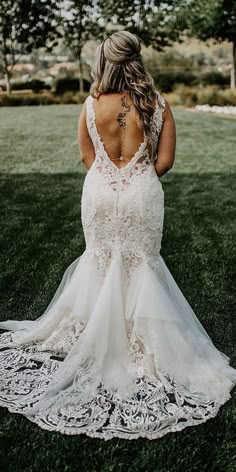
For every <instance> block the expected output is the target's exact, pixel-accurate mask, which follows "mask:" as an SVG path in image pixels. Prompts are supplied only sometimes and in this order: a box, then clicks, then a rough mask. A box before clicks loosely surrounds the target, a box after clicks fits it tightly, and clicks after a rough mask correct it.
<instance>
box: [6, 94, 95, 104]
mask: <svg viewBox="0 0 236 472" xmlns="http://www.w3.org/2000/svg"><path fill="white" fill-rule="evenodd" d="M86 97H87V94H86V93H83V94H81V93H77V94H74V93H73V92H67V93H65V94H64V95H62V96H56V95H54V94H52V93H50V92H47V93H43V94H33V93H32V94H21V93H17V94H14V93H13V94H11V95H5V94H2V95H0V106H21V105H23V106H24V105H25V106H31V105H32V106H33V105H57V104H67V103H68V104H69V103H72V104H80V103H84V101H85V99H86Z"/></svg>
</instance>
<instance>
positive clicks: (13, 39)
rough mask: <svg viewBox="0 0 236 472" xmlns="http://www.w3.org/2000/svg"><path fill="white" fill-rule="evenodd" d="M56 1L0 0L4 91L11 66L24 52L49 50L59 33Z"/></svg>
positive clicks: (0, 62) (0, 47)
mask: <svg viewBox="0 0 236 472" xmlns="http://www.w3.org/2000/svg"><path fill="white" fill-rule="evenodd" d="M57 8H58V6H57V0H47V2H45V0H1V2H0V70H1V72H3V74H4V77H5V81H6V89H7V92H8V93H10V92H11V84H10V78H11V75H12V70H13V68H14V65H15V64H16V63H17V62H18V61H19V59H20V57H21V55H22V54H23V53H30V52H32V50H34V49H37V48H39V47H45V46H47V44H48V48H50V49H52V48H53V47H54V46H55V44H56V40H57V38H58V36H60V33H59V32H58V30H57Z"/></svg>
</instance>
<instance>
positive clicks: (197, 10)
mask: <svg viewBox="0 0 236 472" xmlns="http://www.w3.org/2000/svg"><path fill="white" fill-rule="evenodd" d="M175 7H176V10H175V20H176V21H177V22H178V24H179V25H180V27H181V28H182V29H186V30H187V31H188V32H189V34H190V35H191V36H195V37H197V38H198V39H201V40H204V41H206V40H208V39H213V40H215V41H219V42H221V41H228V42H231V43H232V68H231V88H235V87H236V2H235V1H232V0H177V1H176V4H175Z"/></svg>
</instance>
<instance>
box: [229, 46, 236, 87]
mask: <svg viewBox="0 0 236 472" xmlns="http://www.w3.org/2000/svg"><path fill="white" fill-rule="evenodd" d="M230 88H231V89H235V88H236V41H233V50H232V69H231V74H230Z"/></svg>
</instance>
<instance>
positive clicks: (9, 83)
mask: <svg viewBox="0 0 236 472" xmlns="http://www.w3.org/2000/svg"><path fill="white" fill-rule="evenodd" d="M4 75H5V82H6V91H7V95H10V94H11V82H10V74H9V72H8V71H7V72H5V74H4Z"/></svg>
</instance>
